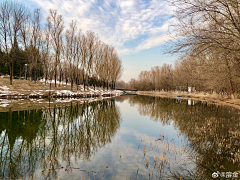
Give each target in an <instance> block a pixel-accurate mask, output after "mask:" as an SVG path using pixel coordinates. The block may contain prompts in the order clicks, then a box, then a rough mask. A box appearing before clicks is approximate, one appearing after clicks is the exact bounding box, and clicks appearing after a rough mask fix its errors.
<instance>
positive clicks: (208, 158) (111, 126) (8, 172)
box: [0, 96, 240, 180]
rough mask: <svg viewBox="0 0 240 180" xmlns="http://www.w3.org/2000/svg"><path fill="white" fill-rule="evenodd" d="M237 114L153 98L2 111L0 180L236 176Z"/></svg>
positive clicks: (232, 110) (238, 160)
mask: <svg viewBox="0 0 240 180" xmlns="http://www.w3.org/2000/svg"><path fill="white" fill-rule="evenodd" d="M239 115H240V111H239V110H238V109H235V108H232V107H225V106H216V105H214V104H211V103H206V102H204V103H203V102H193V101H187V100H179V99H166V98H158V97H148V96H120V97H116V98H113V99H107V100H102V101H96V102H91V103H87V102H85V103H83V104H75V105H71V104H70V105H68V106H61V107H59V106H55V107H51V108H40V109H36V110H25V111H11V109H9V111H8V112H0V134H1V136H0V179H22V180H23V179H68V180H71V179H78V180H79V179H82V180H88V179H96V180H98V179H103V180H108V179H110V180H111V179H113V180H115V179H116V180H125V179H127V180H130V179H180V178H181V179H212V174H213V173H214V172H215V176H218V177H217V178H215V179H221V178H222V179H225V178H226V177H227V176H228V177H229V176H230V175H231V177H237V176H238V173H240V171H239V170H240V154H239V151H240V148H239V145H240V118H239V117H240V116H239ZM239 176H240V174H239Z"/></svg>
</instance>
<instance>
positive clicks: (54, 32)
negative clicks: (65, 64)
mask: <svg viewBox="0 0 240 180" xmlns="http://www.w3.org/2000/svg"><path fill="white" fill-rule="evenodd" d="M47 22H48V26H49V27H50V35H51V45H52V49H53V51H54V56H55V63H54V71H55V72H54V80H55V87H56V86H57V84H56V82H57V72H58V67H59V64H60V56H61V52H62V43H63V30H64V22H63V17H62V15H58V14H57V10H51V9H50V11H49V16H48V18H47Z"/></svg>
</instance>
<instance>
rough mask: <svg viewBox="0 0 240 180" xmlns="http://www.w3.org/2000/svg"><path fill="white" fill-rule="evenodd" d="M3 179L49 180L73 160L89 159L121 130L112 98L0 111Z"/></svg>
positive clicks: (0, 176) (0, 159)
mask: <svg viewBox="0 0 240 180" xmlns="http://www.w3.org/2000/svg"><path fill="white" fill-rule="evenodd" d="M0 117H1V123H0V134H1V137H0V152H1V154H0V178H10V179H20V178H22V179H27V178H30V179H34V177H35V171H36V170H37V169H41V171H43V172H42V174H43V176H44V177H45V178H57V172H56V170H57V169H59V168H61V167H62V166H64V168H66V170H70V169H71V167H72V163H73V162H72V161H73V159H75V161H76V160H78V159H80V158H81V159H84V160H89V158H90V157H91V155H92V154H94V153H95V152H96V151H97V150H98V148H101V147H103V146H104V145H105V144H107V143H110V142H111V139H112V137H113V136H114V134H115V133H116V131H117V129H118V128H119V127H120V112H119V109H118V107H117V106H116V105H115V102H114V100H104V101H100V102H93V103H84V104H77V105H71V106H66V107H56V106H55V107H54V108H50V109H49V108H43V109H38V110H26V111H14V112H12V111H11V109H9V111H8V112H0Z"/></svg>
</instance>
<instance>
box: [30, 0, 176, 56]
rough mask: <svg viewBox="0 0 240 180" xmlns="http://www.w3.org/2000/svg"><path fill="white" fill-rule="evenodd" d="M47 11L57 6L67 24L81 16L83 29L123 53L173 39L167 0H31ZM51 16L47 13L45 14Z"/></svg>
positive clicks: (134, 51) (79, 26)
mask: <svg viewBox="0 0 240 180" xmlns="http://www.w3.org/2000/svg"><path fill="white" fill-rule="evenodd" d="M30 1H34V2H35V3H37V4H38V6H40V7H41V9H43V10H44V11H45V12H48V10H49V9H57V10H58V12H59V14H61V15H63V17H64V21H65V27H66V28H67V27H68V26H69V23H70V22H71V20H72V19H73V20H77V22H78V28H79V29H80V28H81V29H82V30H83V32H85V31H87V30H92V31H93V32H95V33H96V34H98V36H99V37H100V39H101V40H102V41H104V42H106V43H109V44H112V45H113V46H114V47H116V49H118V51H119V53H120V54H132V53H137V52H139V51H141V50H144V49H148V48H151V47H155V46H158V45H159V44H161V43H163V42H164V41H166V40H168V39H169V36H168V35H166V34H167V31H168V25H169V24H170V23H171V22H172V21H173V20H172V19H170V20H169V15H170V14H171V13H172V11H173V8H172V7H170V6H168V3H167V0H149V1H145V0H104V1H103V2H101V3H100V1H98V0H41V1H39V0H30ZM45 16H47V15H45ZM142 35H145V36H148V39H146V40H144V41H143V42H142V43H140V44H139V45H135V46H136V47H131V48H130V49H127V48H126V47H124V44H125V43H127V42H130V41H134V40H135V39H137V38H140V37H141V36H142Z"/></svg>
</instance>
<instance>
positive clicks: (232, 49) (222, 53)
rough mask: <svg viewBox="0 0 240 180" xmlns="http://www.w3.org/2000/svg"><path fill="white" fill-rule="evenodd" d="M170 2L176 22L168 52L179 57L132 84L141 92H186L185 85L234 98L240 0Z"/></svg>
mask: <svg viewBox="0 0 240 180" xmlns="http://www.w3.org/2000/svg"><path fill="white" fill-rule="evenodd" d="M169 3H170V4H171V5H172V6H174V8H175V14H174V16H175V18H176V20H177V21H176V23H175V24H174V25H173V26H171V28H173V29H174V32H175V33H176V37H175V38H174V39H173V40H172V41H171V43H170V44H169V46H170V49H171V50H170V51H167V52H168V53H180V55H181V58H179V60H178V61H177V62H175V64H174V65H173V66H171V65H165V64H164V65H163V66H162V67H155V68H152V70H151V71H148V72H147V71H143V72H141V73H140V75H139V77H138V79H137V80H134V79H133V80H132V81H131V82H132V84H134V85H135V86H136V88H137V87H138V88H140V89H141V90H150V89H157V90H159V89H165V90H166V89H167V90H175V89H177V87H180V86H181V87H184V89H185V90H187V86H194V87H196V90H199V91H216V92H218V93H225V94H228V95H229V96H231V97H232V98H234V97H236V96H237V95H238V94H239V86H240V73H239V67H240V58H239V57H240V49H239V44H240V14H239V7H240V1H239V0H211V1H204V0H199V1H192V0H169ZM155 74H156V76H155ZM148 78H151V79H150V80H148ZM149 86H150V87H149Z"/></svg>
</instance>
